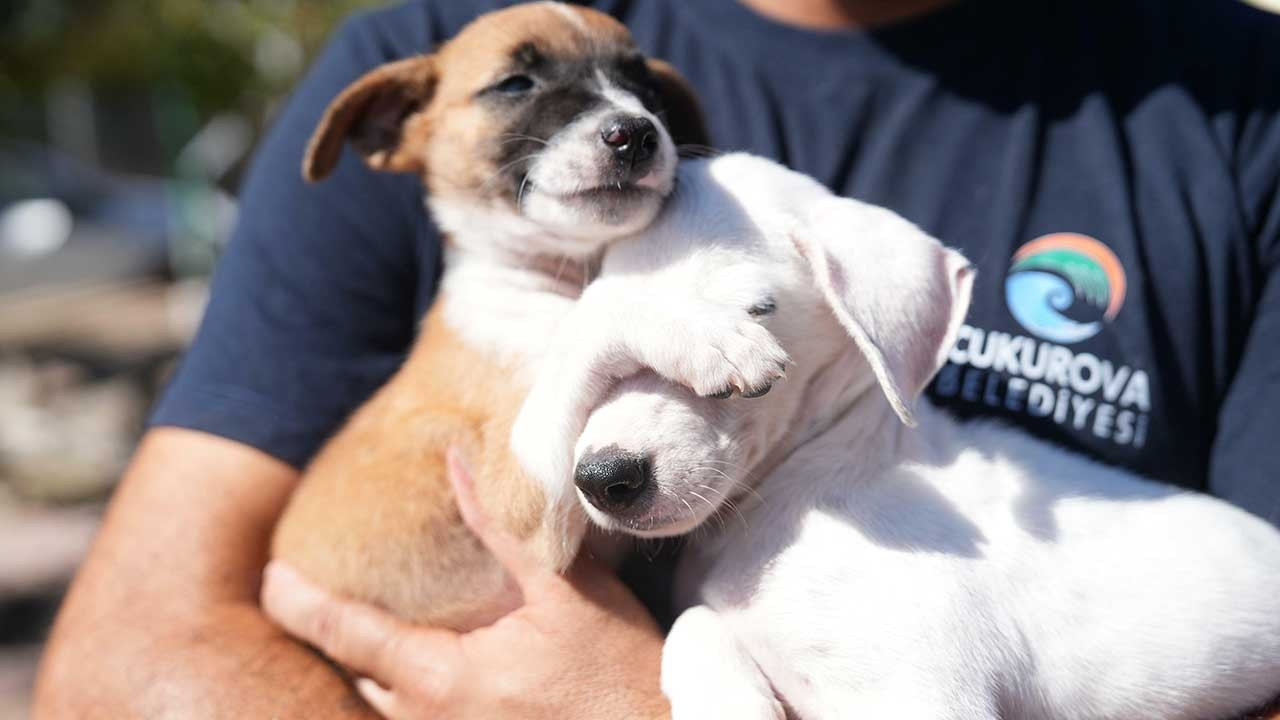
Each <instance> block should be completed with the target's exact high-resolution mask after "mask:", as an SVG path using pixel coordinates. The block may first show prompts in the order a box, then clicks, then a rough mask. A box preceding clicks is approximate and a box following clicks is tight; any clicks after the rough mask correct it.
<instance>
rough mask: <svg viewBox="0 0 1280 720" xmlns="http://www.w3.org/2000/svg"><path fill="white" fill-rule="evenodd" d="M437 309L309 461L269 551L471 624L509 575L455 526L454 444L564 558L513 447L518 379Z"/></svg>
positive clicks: (510, 518)
mask: <svg viewBox="0 0 1280 720" xmlns="http://www.w3.org/2000/svg"><path fill="white" fill-rule="evenodd" d="M443 314H444V313H443V312H442V311H441V310H440V309H438V308H437V309H436V310H435V311H433V312H432V313H430V314H428V316H427V321H426V323H425V326H424V329H423V332H422V337H421V340H420V341H419V342H418V343H417V345H416V346H415V347H414V349H413V352H412V354H410V356H409V358H408V360H406V361H405V364H404V366H403V367H402V368H401V369H400V371H399V372H397V373H396V374H395V376H393V377H392V379H391V380H390V381H389V382H388V383H387V384H386V385H385V386H384V387H383V388H382V389H381V390H379V391H378V392H377V393H376V394H375V395H374V396H373V398H371V399H370V400H369V401H368V402H367V403H365V405H364V406H362V407H361V408H360V410H359V411H357V413H356V414H355V415H354V416H353V417H352V418H351V421H350V422H348V423H347V425H346V426H345V427H344V428H343V429H342V431H341V432H340V433H338V435H337V436H335V437H334V438H333V439H332V440H331V441H330V442H329V443H328V444H327V445H326V446H325V447H324V449H323V450H322V451H321V452H320V454H319V455H318V456H317V457H316V459H315V461H314V462H313V463H312V464H311V467H310V468H309V469H308V470H307V473H306V476H305V478H304V481H303V483H302V485H301V486H300V487H299V488H298V490H297V492H296V493H295V494H294V497H293V499H292V501H291V502H290V504H289V507H288V509H287V510H286V512H285V515H284V516H283V517H282V518H281V521H280V524H279V525H278V526H277V529H276V535H275V540H274V546H273V554H274V555H275V556H276V557H278V558H282V559H284V560H287V561H288V562H290V563H291V564H293V565H294V566H295V567H297V568H298V569H299V570H300V571H301V572H302V573H303V574H305V575H307V576H308V577H310V578H312V579H313V580H315V581H317V582H319V583H321V584H322V585H324V586H326V587H328V588H330V589H332V590H336V591H338V592H341V593H342V594H344V595H348V596H351V597H357V598H360V599H363V600H366V601H369V602H373V603H376V604H377V605H379V606H381V607H384V608H386V609H388V610H391V611H392V612H394V613H395V614H397V615H399V616H401V617H404V618H406V619H409V620H413V621H416V622H424V623H431V624H434V625H443V626H447V627H454V628H465V627H473V626H476V625H479V624H482V623H483V622H484V621H485V620H487V619H491V618H492V617H493V614H494V613H495V612H499V611H501V610H503V609H505V606H504V605H503V603H502V601H503V600H504V599H505V595H506V594H505V593H504V587H505V586H504V583H505V577H504V573H503V572H502V570H501V568H499V567H498V565H497V564H496V563H495V562H494V561H493V560H492V559H491V558H490V556H489V555H488V554H487V553H486V552H485V551H484V550H483V548H481V546H480V545H479V543H478V541H476V540H475V539H474V537H472V536H471V534H470V533H469V532H468V531H467V530H466V528H465V527H463V525H462V523H461V518H460V516H459V515H458V511H457V508H456V506H455V505H454V503H453V496H452V492H451V490H450V489H449V482H448V480H447V478H446V477H445V475H444V467H445V463H444V453H445V450H446V448H447V447H448V446H449V445H451V444H453V445H456V446H457V447H458V448H459V450H460V451H461V452H462V453H463V454H464V456H465V457H467V458H468V459H469V461H470V462H471V463H472V465H473V466H474V467H473V469H474V472H475V474H476V486H477V490H478V495H479V497H480V498H481V500H482V502H483V503H484V504H485V505H486V510H487V511H488V512H489V513H491V514H492V516H493V517H496V518H500V519H501V520H502V521H503V523H504V524H505V525H506V526H507V527H508V528H510V529H512V530H513V531H515V532H516V533H517V534H518V535H519V536H521V537H524V538H528V539H530V540H531V541H532V545H533V547H535V548H536V549H537V550H538V552H539V553H541V554H542V556H543V557H545V558H546V560H547V564H548V565H549V566H551V567H556V568H563V567H565V566H566V565H567V564H568V561H569V560H570V559H571V558H570V557H566V555H567V554H568V552H567V549H566V548H565V546H564V543H563V542H562V539H561V538H560V537H559V536H558V531H557V529H555V528H553V527H552V526H549V525H546V524H544V523H543V521H542V520H543V519H542V510H543V506H544V503H543V498H542V495H541V493H540V491H539V490H538V489H537V488H536V487H535V486H534V485H533V484H532V483H530V482H527V481H525V480H524V478H523V476H522V474H521V472H520V470H519V469H518V468H517V467H516V465H515V462H514V461H513V459H512V458H511V456H510V454H509V453H508V451H507V445H508V438H509V436H510V431H511V422H512V420H513V419H514V417H515V413H516V411H517V410H518V409H519V403H520V400H521V399H522V398H523V396H524V393H523V392H522V391H521V389H520V388H518V387H513V386H512V376H513V375H514V369H513V368H508V367H503V366H502V365H500V364H498V363H496V362H493V361H492V360H488V359H486V358H485V356H484V354H483V353H480V352H476V350H475V349H473V348H470V347H467V346H466V345H464V344H463V342H462V341H461V340H460V339H459V338H458V337H457V335H456V334H455V333H454V332H453V331H452V330H451V329H450V328H449V327H448V325H447V324H446V323H445V322H444V319H443ZM445 578H447V581H445V580H444V579H445ZM495 602H497V606H496V607H495V606H494V605H493V603H495Z"/></svg>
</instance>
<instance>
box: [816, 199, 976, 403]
mask: <svg viewBox="0 0 1280 720" xmlns="http://www.w3.org/2000/svg"><path fill="white" fill-rule="evenodd" d="M794 240H795V242H796V245H797V247H798V248H799V250H800V253H801V255H803V256H804V258H805V260H807V261H808V263H809V266H810V268H811V269H812V270H813V276H814V280H815V281H816V283H817V285H818V288H819V289H820V290H821V291H822V294H823V296H824V297H825V299H826V301H827V303H828V304H829V305H830V306H831V309H832V311H833V312H834V313H835V316H836V318H837V319H838V320H839V321H840V324H841V325H842V326H843V327H844V329H845V330H846V331H847V332H848V333H849V334H850V335H851V336H853V339H854V341H855V342H856V343H857V344H858V349H859V350H861V351H862V354H863V355H864V356H865V357H866V359H867V362H868V363H870V365H871V369H872V370H873V371H874V372H875V375H876V379H877V380H878V381H879V382H880V387H881V389H882V390H883V391H884V394H885V397H887V398H888V399H889V404H890V405H891V406H893V409H894V412H896V413H897V414H898V417H899V418H901V419H902V422H903V423H905V424H907V425H914V424H915V419H914V417H913V415H912V407H913V406H914V403H915V400H916V397H917V396H919V394H920V392H921V391H923V390H924V388H925V386H926V385H928V383H929V381H930V380H931V379H933V376H934V374H935V373H937V371H938V369H939V368H941V367H942V364H943V363H944V362H945V361H946V358H947V354H948V353H949V352H950V351H951V347H952V345H954V344H955V339H956V333H957V331H958V330H959V328H960V324H961V323H962V322H963V321H964V317H965V314H966V313H967V312H968V310H969V297H970V295H971V293H972V290H973V279H974V270H973V266H971V265H970V264H969V261H968V260H966V259H965V257H964V256H963V255H961V254H960V253H958V252H956V251H955V250H952V249H950V248H947V247H944V246H943V245H942V244H941V243H939V242H938V241H937V240H934V239H933V238H932V237H929V236H928V235H926V234H925V232H924V231H923V230H921V229H920V228H918V227H916V226H915V225H912V224H911V223H910V222H907V221H906V220H905V219H903V218H901V217H899V216H898V215H896V214H894V213H893V212H891V211H889V210H886V209H884V208H879V207H875V206H871V205H867V204H865V203H860V202H858V201H856V200H850V199H847V198H838V197H828V198H825V199H823V200H821V201H819V202H817V203H816V204H815V206H814V207H813V208H812V211H811V212H810V213H808V214H807V216H806V218H805V220H804V222H802V224H801V229H800V230H799V231H798V232H796V233H795V236H794Z"/></svg>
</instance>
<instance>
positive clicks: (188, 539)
mask: <svg viewBox="0 0 1280 720" xmlns="http://www.w3.org/2000/svg"><path fill="white" fill-rule="evenodd" d="M297 477H298V472H297V471H296V470H294V469H293V468H291V467H289V466H288V465H285V464H284V463H282V462H280V461H278V460H275V459H273V458H271V457H269V456H267V455H265V454H263V453H261V452H259V451H257V450H254V449H252V448H250V447H248V446H245V445H241V444H239V443H236V442H233V441H230V440H224V439H221V438H218V437H215V436H212V435H206V434H203V433H198V432H193V431H188V430H179V429H171V428H170V429H166V428H161V429H156V430H152V431H151V432H150V433H148V435H147V437H146V438H145V439H144V441H143V443H142V445H141V446H140V448H139V450H138V453H137V455H136V457H135V458H134V461H133V463H132V465H131V467H130V469H129V471H128V472H127V474H126V476H125V479H124V481H123V483H122V484H121V486H120V489H119V491H118V492H117V494H116V497H115V499H114V500H113V501H112V503H111V508H110V510H109V512H108V514H107V517H106V522H105V524H104V525H103V528H102V531H101V533H100V535H99V537H98V539H97V541H96V542H95V543H94V546H93V550H92V552H91V553H90V554H89V557H88V558H87V559H86V561H85V564H84V566H83V568H82V569H81V571H80V573H79V575H78V576H77V578H76V581H75V583H74V584H73V585H72V587H71V590H70V593H69V594H68V596H67V599H66V602H65V604H64V606H63V609H62V611H61V613H60V615H59V618H58V621H57V623H56V625H55V627H54V630H53V634H52V637H51V638H50V640H49V645H48V647H47V649H46V651H45V656H44V659H43V661H42V663H41V669H40V674H39V681H38V684H37V687H36V695H35V705H34V717H35V718H37V719H45V718H77V719H82V718H95V717H101V718H125V717H210V718H212V717H227V718H268V717H280V718H293V717H296V718H311V717H317V718H319V717H324V718H373V717H376V715H374V714H373V713H372V712H371V711H370V710H368V709H367V708H366V707H365V706H364V704H363V703H361V702H360V701H359V699H358V698H356V697H355V696H353V695H352V693H351V692H350V689H349V687H348V685H347V683H346V682H345V681H344V680H343V679H342V677H341V676H340V675H339V674H338V673H337V672H336V671H335V670H334V669H333V667H332V666H330V665H329V664H327V663H326V662H325V661H324V660H322V659H321V658H320V657H319V656H317V655H316V654H315V653H313V652H312V651H310V650H308V649H307V648H305V647H304V646H302V645H300V644H298V643H297V642H295V641H293V640H292V639H290V638H289V637H287V636H286V635H285V634H284V633H283V632H282V631H281V630H280V629H279V628H277V627H276V626H275V625H274V624H273V623H271V621H270V620H268V619H267V618H266V617H265V616H264V615H263V614H262V611H261V610H260V609H259V607H258V603H257V596H258V588H259V582H260V578H261V573H262V568H263V565H264V564H265V563H266V557H267V544H268V539H269V538H270V533H271V529H272V527H273V526H274V524H275V520H276V517H277V515H278V514H279V512H280V510H281V508H282V506H283V504H284V502H285V500H286V499H287V498H288V496H289V493H290V492H291V491H292V490H293V487H294V483H295V482H296V480H297Z"/></svg>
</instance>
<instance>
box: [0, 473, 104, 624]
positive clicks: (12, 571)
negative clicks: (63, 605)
mask: <svg viewBox="0 0 1280 720" xmlns="http://www.w3.org/2000/svg"><path fill="white" fill-rule="evenodd" d="M100 516H101V506H100V505H93V506H87V507H75V508H48V507H41V506H39V505H34V504H29V503H23V502H20V501H18V500H16V499H15V498H14V496H13V495H12V494H11V493H5V492H3V488H0V527H2V528H4V531H3V536H4V540H3V542H0V601H3V600H7V599H11V598H16V597H26V596H32V595H36V594H40V593H47V592H49V591H51V590H56V589H57V588H59V587H61V586H63V585H65V584H66V583H67V582H69V581H70V580H71V576H72V575H73V574H74V573H75V570H76V568H77V567H79V565H80V560H81V559H82V558H83V557H84V553H85V551H86V550H87V549H88V547H89V542H90V540H91V539H92V538H93V534H94V533H95V532H97V529H98V525H99V523H100V521H101V517H100Z"/></svg>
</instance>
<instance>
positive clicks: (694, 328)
mask: <svg viewBox="0 0 1280 720" xmlns="http://www.w3.org/2000/svg"><path fill="white" fill-rule="evenodd" d="M656 331H657V336H656V337H655V338H653V340H652V341H651V342H648V343H645V344H643V345H642V346H641V348H640V351H641V354H642V356H643V360H644V363H645V364H646V365H648V366H649V367H650V368H652V369H653V370H654V372H656V373H658V374H659V375H661V376H663V377H665V378H666V379H668V380H671V381H672V382H675V383H679V384H681V385H684V386H685V387H688V388H690V389H692V390H693V391H694V392H695V393H697V394H698V395H701V396H703V397H713V398H727V397H729V396H731V395H733V394H734V393H738V394H740V395H742V397H744V398H757V397H760V396H762V395H764V394H765V393H767V392H769V390H770V389H771V388H772V387H773V385H774V383H776V382H778V381H779V380H781V379H782V378H783V377H784V376H785V375H786V369H787V365H788V364H789V363H790V362H791V358H790V357H788V356H787V353H786V351H785V350H783V349H782V345H780V344H779V343H778V340H777V338H775V337H774V336H773V333H771V332H769V331H768V330H767V329H766V328H765V327H764V326H763V325H761V324H760V323H759V321H758V319H757V316H756V315H754V314H752V313H751V312H749V310H748V309H747V308H738V307H728V306H721V305H716V304H713V303H699V304H698V305H695V306H694V307H691V308H688V310H687V313H686V314H684V316H683V317H681V318H680V319H679V320H678V321H676V322H672V323H670V324H668V325H667V326H666V327H663V328H658V329H656Z"/></svg>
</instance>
